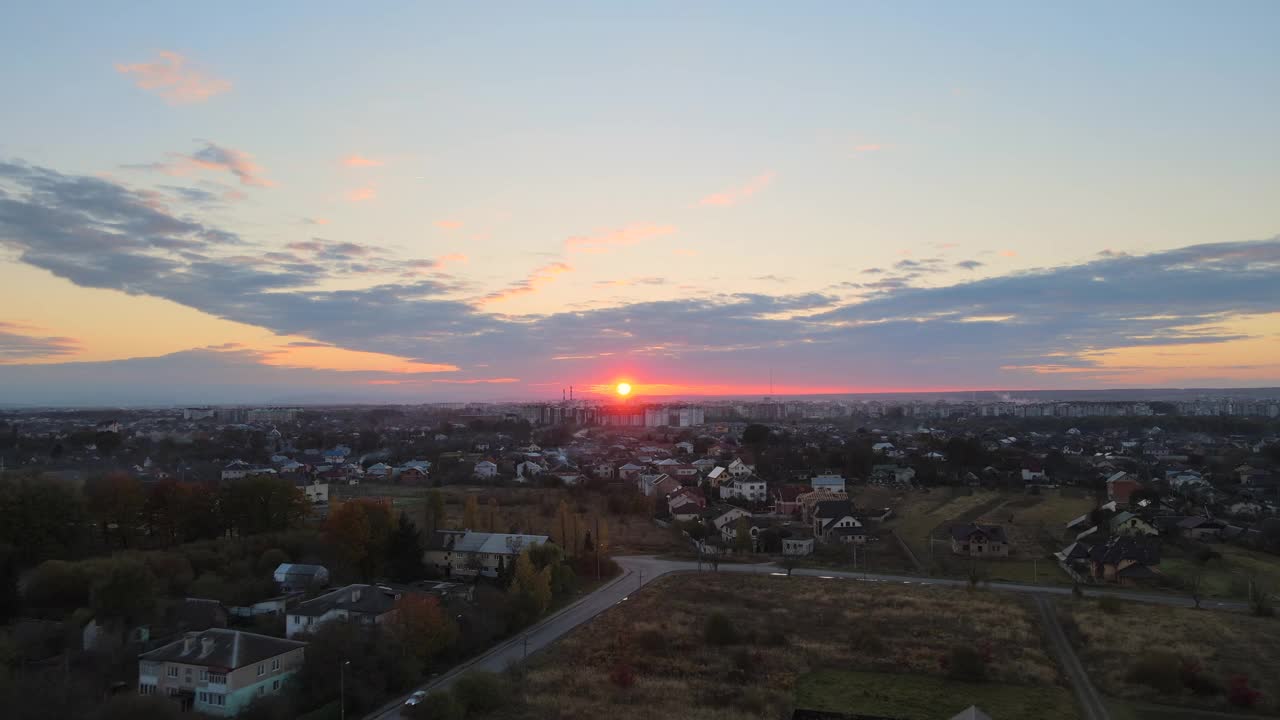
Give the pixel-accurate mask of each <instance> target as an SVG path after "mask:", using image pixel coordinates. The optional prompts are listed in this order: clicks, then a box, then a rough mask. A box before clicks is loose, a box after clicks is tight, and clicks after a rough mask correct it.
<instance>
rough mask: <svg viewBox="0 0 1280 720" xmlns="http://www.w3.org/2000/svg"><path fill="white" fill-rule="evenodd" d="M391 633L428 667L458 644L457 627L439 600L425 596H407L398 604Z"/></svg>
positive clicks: (420, 594)
mask: <svg viewBox="0 0 1280 720" xmlns="http://www.w3.org/2000/svg"><path fill="white" fill-rule="evenodd" d="M391 631H392V632H393V633H395V634H397V635H398V636H399V638H400V640H401V643H402V644H403V646H404V647H405V648H407V649H408V650H409V652H412V653H414V654H415V655H416V656H417V658H418V660H419V661H420V662H421V663H422V664H423V665H424V666H429V665H430V664H431V662H432V661H433V660H435V659H436V658H437V657H439V656H440V655H441V654H442V653H443V652H445V651H446V650H449V649H450V648H452V647H453V646H454V644H455V643H457V641H458V625H457V623H455V622H454V621H453V619H452V618H450V617H449V615H448V614H446V613H445V612H444V609H443V608H441V606H440V601H439V600H438V599H437V598H435V597H433V596H431V595H426V594H423V593H405V594H404V595H402V596H400V599H399V600H397V601H396V606H395V615H394V618H393V620H392V622H391Z"/></svg>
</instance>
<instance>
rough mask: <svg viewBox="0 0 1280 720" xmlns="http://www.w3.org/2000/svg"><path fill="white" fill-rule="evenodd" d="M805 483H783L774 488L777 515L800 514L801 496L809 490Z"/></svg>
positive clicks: (772, 495) (773, 497)
mask: <svg viewBox="0 0 1280 720" xmlns="http://www.w3.org/2000/svg"><path fill="white" fill-rule="evenodd" d="M809 491H810V489H809V488H808V487H807V486H805V485H782V486H779V487H776V488H774V489H773V491H772V492H771V493H770V496H771V497H772V499H773V512H774V513H775V514H777V515H799V514H800V496H801V495H803V494H805V493H807V492H809Z"/></svg>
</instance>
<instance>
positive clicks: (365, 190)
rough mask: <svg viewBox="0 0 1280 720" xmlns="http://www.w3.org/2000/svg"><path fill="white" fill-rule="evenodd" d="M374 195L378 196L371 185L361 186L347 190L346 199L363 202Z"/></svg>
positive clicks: (374, 196)
mask: <svg viewBox="0 0 1280 720" xmlns="http://www.w3.org/2000/svg"><path fill="white" fill-rule="evenodd" d="M376 197H378V191H377V190H375V189H373V188H371V187H362V188H356V189H354V190H348V191H347V199H348V200H350V201H351V202H365V201H367V200H372V199H374V198H376Z"/></svg>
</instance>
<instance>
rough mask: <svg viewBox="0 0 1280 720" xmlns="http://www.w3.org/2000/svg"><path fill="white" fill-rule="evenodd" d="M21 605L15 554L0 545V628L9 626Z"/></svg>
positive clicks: (6, 546)
mask: <svg viewBox="0 0 1280 720" xmlns="http://www.w3.org/2000/svg"><path fill="white" fill-rule="evenodd" d="M21 605H22V597H21V596H20V595H19V594H18V558H17V553H16V552H15V551H14V549H13V548H12V547H11V546H9V545H0V627H3V626H5V625H8V624H9V620H10V619H11V618H13V617H15V616H16V615H17V614H18V610H19V608H20V607H21ZM0 672H2V668H0Z"/></svg>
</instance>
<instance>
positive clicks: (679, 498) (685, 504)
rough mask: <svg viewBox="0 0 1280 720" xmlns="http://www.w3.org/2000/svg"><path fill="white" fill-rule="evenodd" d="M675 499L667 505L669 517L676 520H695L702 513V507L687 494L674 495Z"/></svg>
mask: <svg viewBox="0 0 1280 720" xmlns="http://www.w3.org/2000/svg"><path fill="white" fill-rule="evenodd" d="M675 498H676V499H675V500H673V501H671V502H670V504H669V505H668V506H667V507H668V509H669V510H670V512H671V519H672V520H675V521H676V522H689V521H690V520H697V519H698V518H699V517H701V515H702V511H703V509H704V508H703V507H702V506H701V505H699V504H698V503H697V501H695V500H694V499H693V498H691V497H689V496H688V495H676V496H675Z"/></svg>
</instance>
